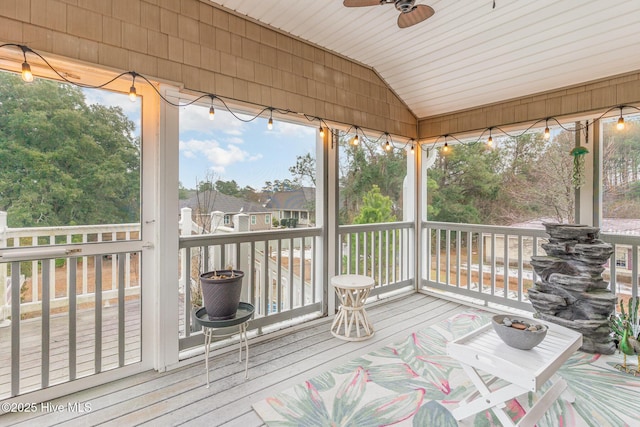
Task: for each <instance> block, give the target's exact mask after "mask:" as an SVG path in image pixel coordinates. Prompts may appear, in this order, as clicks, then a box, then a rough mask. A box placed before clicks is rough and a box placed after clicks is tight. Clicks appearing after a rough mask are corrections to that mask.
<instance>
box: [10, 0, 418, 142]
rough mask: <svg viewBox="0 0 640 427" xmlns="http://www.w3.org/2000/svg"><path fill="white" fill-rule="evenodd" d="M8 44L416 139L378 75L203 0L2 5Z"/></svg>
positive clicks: (16, 1) (49, 0)
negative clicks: (24, 46)
mask: <svg viewBox="0 0 640 427" xmlns="http://www.w3.org/2000/svg"><path fill="white" fill-rule="evenodd" d="M0 41H2V42H8V43H18V44H25V45H27V46H29V47H30V48H32V49H34V50H36V51H38V52H41V53H43V54H46V53H50V54H55V55H60V56H62V57H66V58H70V59H75V60H80V61H83V62H86V63H90V64H96V65H99V66H103V67H108V68H110V69H116V70H121V71H136V72H138V73H140V74H143V75H145V76H147V77H149V78H152V79H159V80H162V81H169V82H175V83H178V84H182V85H183V86H184V88H186V89H192V90H194V91H198V92H204V93H213V94H216V95H219V96H222V97H231V98H235V99H238V100H242V101H246V102H250V103H254V104H258V105H262V106H270V107H274V108H280V109H290V110H292V111H295V112H300V113H306V114H308V115H312V116H318V117H321V118H323V119H326V120H332V121H336V122H340V123H346V124H354V125H357V126H361V127H364V128H369V129H374V130H379V131H387V132H389V133H392V134H397V135H402V136H406V137H416V118H415V116H414V115H413V114H412V113H411V111H410V110H409V109H408V108H407V107H406V105H405V104H404V103H403V102H402V101H401V100H400V99H399V98H398V97H397V96H396V95H395V93H394V92H393V91H391V90H390V89H389V87H388V86H387V85H386V83H385V82H384V81H383V80H382V79H380V77H379V76H378V75H377V74H376V73H375V72H374V71H373V70H372V69H371V68H367V67H365V66H362V65H360V64H357V63H355V62H352V61H349V60H348V59H345V58H343V57H341V56H339V55H336V54H333V53H331V52H328V51H325V50H323V49H320V48H318V47H315V46H314V45H311V44H309V43H305V42H303V41H301V40H298V39H295V38H292V37H289V36H287V35H285V34H283V33H280V32H278V31H275V30H273V29H270V28H267V27H264V26H261V25H259V24H256V23H255V22H252V21H250V20H248V19H245V18H243V17H240V16H236V15H234V14H232V13H229V12H227V11H225V10H221V9H220V8H216V7H214V6H213V5H211V4H209V3H207V2H205V1H201V0H2V1H0Z"/></svg>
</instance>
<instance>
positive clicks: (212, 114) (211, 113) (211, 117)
mask: <svg viewBox="0 0 640 427" xmlns="http://www.w3.org/2000/svg"><path fill="white" fill-rule="evenodd" d="M213 98H214V97H213V96H212V97H211V107H209V120H211V121H213V120H214V119H215V118H216V110H215V109H214V108H213Z"/></svg>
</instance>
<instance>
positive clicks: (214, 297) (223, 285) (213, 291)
mask: <svg viewBox="0 0 640 427" xmlns="http://www.w3.org/2000/svg"><path fill="white" fill-rule="evenodd" d="M243 277H244V273H243V272H242V271H239V270H233V269H232V268H229V269H227V270H214V271H208V272H206V273H202V274H201V275H200V286H201V287H202V299H203V303H204V307H205V308H206V309H207V315H208V316H209V320H224V319H232V318H233V317H234V316H235V315H236V311H237V310H238V304H239V303H240V293H241V292H242V278H243Z"/></svg>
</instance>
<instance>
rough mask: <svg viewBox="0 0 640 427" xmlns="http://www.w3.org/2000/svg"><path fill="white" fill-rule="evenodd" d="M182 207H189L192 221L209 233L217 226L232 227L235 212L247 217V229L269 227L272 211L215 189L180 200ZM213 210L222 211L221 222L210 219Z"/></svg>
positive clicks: (261, 229)
mask: <svg viewBox="0 0 640 427" xmlns="http://www.w3.org/2000/svg"><path fill="white" fill-rule="evenodd" d="M182 208H190V209H191V212H192V217H193V221H194V222H195V223H196V224H198V226H199V227H203V228H204V229H205V232H207V233H211V232H212V231H214V230H213V228H215V227H218V226H224V227H229V228H233V227H234V225H235V224H234V223H233V217H234V215H237V214H245V215H247V216H248V217H249V218H248V222H249V231H264V230H270V229H271V219H272V217H273V212H272V210H271V209H270V208H268V207H264V206H262V205H261V204H259V203H254V202H250V201H248V200H244V199H240V198H238V197H233V196H229V195H227V194H223V193H220V192H219V191H216V190H207V191H203V192H201V193H199V194H194V195H192V196H191V197H189V198H188V199H185V200H180V209H182ZM215 212H221V213H222V217H223V220H222V223H220V224H219V223H218V221H212V219H211V218H212V214H213V213H215Z"/></svg>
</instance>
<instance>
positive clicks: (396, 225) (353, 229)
mask: <svg viewBox="0 0 640 427" xmlns="http://www.w3.org/2000/svg"><path fill="white" fill-rule="evenodd" d="M407 228H414V224H413V222H408V221H407V222H400V221H396V222H383V223H378V224H351V225H341V226H339V227H338V230H339V232H340V233H361V232H364V231H379V230H398V229H407Z"/></svg>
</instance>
